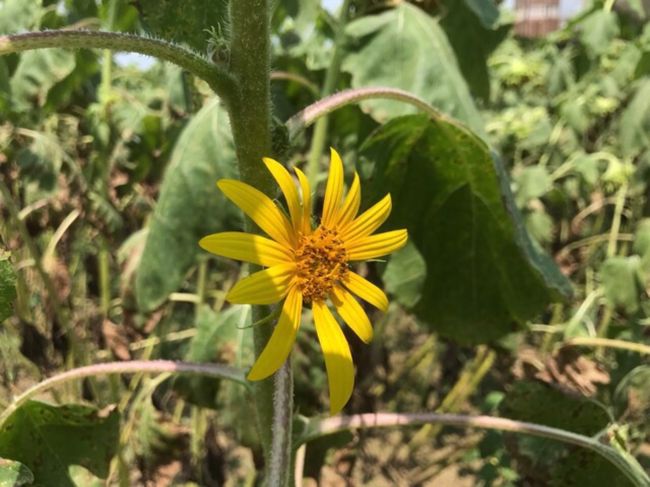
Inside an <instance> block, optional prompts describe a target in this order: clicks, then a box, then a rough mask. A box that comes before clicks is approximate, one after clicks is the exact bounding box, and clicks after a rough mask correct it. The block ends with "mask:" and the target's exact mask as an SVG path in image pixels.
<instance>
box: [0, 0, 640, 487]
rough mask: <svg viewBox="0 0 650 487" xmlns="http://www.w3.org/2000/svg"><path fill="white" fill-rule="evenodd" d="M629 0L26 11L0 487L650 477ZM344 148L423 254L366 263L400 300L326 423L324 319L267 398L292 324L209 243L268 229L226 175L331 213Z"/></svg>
mask: <svg viewBox="0 0 650 487" xmlns="http://www.w3.org/2000/svg"><path fill="white" fill-rule="evenodd" d="M181 3H182V4H183V7H182V8H179V5H180V4H181ZM618 3H619V2H612V1H606V2H601V1H597V0H595V1H594V2H593V5H591V6H589V7H588V8H587V9H586V10H585V11H584V12H583V13H581V14H580V15H579V16H578V17H576V18H575V19H572V20H571V21H570V22H569V23H568V24H567V25H566V26H564V27H563V28H562V29H561V30H559V31H557V32H554V33H552V34H550V35H548V36H547V37H545V38H542V39H521V38H517V37H515V36H514V33H513V32H512V24H511V21H510V20H509V18H508V15H507V14H506V13H504V12H500V10H499V8H498V6H497V5H496V4H495V3H494V1H493V0H440V1H418V2H406V1H396V2H383V1H377V0H345V1H344V2H343V5H342V8H341V9H340V12H337V13H331V12H329V11H328V10H326V9H324V7H323V6H322V5H321V2H320V1H319V0H301V1H298V0H278V1H277V2H271V1H266V0H230V2H228V1H225V0H224V1H218V2H213V1H207V0H186V1H183V2H174V1H171V0H165V1H153V0H140V1H138V2H135V4H134V2H129V1H127V0H102V1H101V2H95V1H83V0H60V1H52V0H42V2H41V1H40V0H0V214H1V218H0V487H14V486H29V485H39V486H45V487H61V486H74V485H79V486H95V485H97V486H99V485H119V486H130V485H186V486H191V485H201V486H203V485H205V486H217V485H263V484H264V483H265V482H267V483H269V484H271V485H289V484H290V483H293V482H294V481H296V482H299V481H300V480H301V479H302V478H303V477H304V478H313V479H316V480H317V481H318V482H320V483H322V484H323V485H330V484H332V485H336V484H337V482H341V481H343V480H346V481H348V482H350V483H351V484H352V485H493V486H500V485H556V486H571V485H576V486H578V485H580V486H582V485H589V486H596V487H598V486H601V485H602V486H608V487H609V486H612V485H616V486H618V485H621V486H623V485H638V486H649V485H650V479H649V478H648V475H647V472H648V470H649V469H650V423H649V422H648V417H649V415H650V392H649V391H650V359H649V356H650V299H649V296H648V293H649V292H650V27H649V26H648V25H645V24H644V22H643V21H642V20H640V19H641V18H642V17H643V16H644V12H643V9H642V7H641V5H640V2H632V1H630V2H629V4H630V5H631V6H632V9H631V10H629V11H628V10H626V9H619V8H618V7H619V6H618ZM136 6H137V8H136ZM69 29H73V30H69ZM78 29H84V31H83V32H78V31H77V30H78ZM38 31H44V32H42V33H36V34H30V33H27V34H25V32H38ZM111 33H118V34H111ZM119 33H129V35H128V36H127V35H121V34H119ZM85 48H92V49H85ZM114 51H133V52H139V53H144V54H147V55H152V56H155V57H158V58H159V59H161V60H162V61H156V62H155V63H154V64H153V65H152V66H151V67H149V68H146V69H145V68H143V67H141V66H137V65H124V64H123V63H119V62H116V61H117V60H118V59H120V58H119V57H117V56H116V55H115V52H114ZM345 90H348V91H345ZM329 95H332V97H331V98H326V97H327V96H329ZM319 99H322V100H319ZM329 146H331V147H334V148H336V149H337V150H338V151H339V152H340V153H341V155H342V159H343V161H344V162H345V172H346V181H348V182H349V181H351V180H352V176H353V173H354V172H355V171H357V172H358V173H359V176H360V178H361V187H362V188H363V189H362V203H361V209H362V210H363V209H366V208H368V207H369V206H370V205H371V204H374V203H375V202H376V201H378V199H379V198H381V197H382V196H383V195H384V194H386V193H391V196H392V206H393V210H392V214H391V216H390V218H389V219H388V220H387V222H386V223H385V224H384V225H383V226H382V230H393V229H397V228H407V229H408V231H409V237H410V239H409V243H408V245H407V246H406V247H405V248H403V249H402V250H400V251H398V252H397V253H396V254H394V255H393V256H392V257H390V258H386V259H383V258H382V259H379V260H373V261H369V262H365V263H362V264H360V265H359V266H358V267H356V268H355V270H357V271H358V272H359V273H360V274H362V275H363V276H364V277H366V279H368V280H370V281H372V282H373V283H375V284H377V285H378V286H379V287H381V288H382V289H384V290H385V291H386V293H387V294H388V296H389V299H390V306H389V309H388V311H387V313H382V312H380V311H378V310H376V309H374V308H372V307H371V306H365V307H364V309H365V310H366V312H367V313H368V315H369V316H370V319H371V322H372V323H373V327H374V335H375V336H374V339H373V341H372V342H371V343H370V344H369V345H365V344H363V343H362V342H361V341H360V340H359V339H358V338H357V337H356V336H355V335H354V334H353V333H351V332H350V330H349V329H347V327H345V326H344V325H342V326H343V328H344V332H345V335H346V338H347V340H348V341H349V342H350V347H351V349H352V355H353V358H354V363H355V366H356V382H355V388H354V392H353V395H352V398H351V400H350V401H349V403H348V404H347V406H346V407H345V409H344V414H345V416H344V417H339V416H337V417H332V418H329V417H327V412H328V411H329V407H328V391H327V384H328V383H327V376H326V372H325V366H324V362H323V358H322V354H321V350H320V346H319V344H318V340H317V337H316V332H315V328H314V325H313V323H312V319H311V309H309V307H305V309H304V312H303V319H302V326H301V329H300V332H299V333H298V337H297V343H296V346H295V347H294V348H293V351H292V354H291V362H290V365H291V366H290V367H288V368H283V369H281V372H280V373H279V374H278V376H281V380H277V381H274V380H273V379H267V380H265V381H263V382H256V383H249V382H246V381H245V380H244V376H245V373H246V372H247V371H248V369H249V368H250V367H251V365H252V364H253V362H254V361H255V358H256V357H257V356H259V353H260V351H261V349H262V348H263V347H264V345H265V344H266V342H267V340H268V338H269V336H270V334H271V332H272V330H273V327H274V325H275V321H276V317H277V315H278V314H279V313H278V312H276V311H277V310H276V309H275V308H269V307H265V306H264V307H263V306H249V305H232V304H230V303H228V302H227V300H226V294H227V292H228V290H229V289H230V288H232V286H233V284H234V283H235V282H237V281H238V280H239V279H240V278H241V277H243V276H245V275H246V274H247V273H248V272H249V268H248V267H249V266H247V265H242V264H239V263H237V262H234V261H231V260H228V259H223V258H218V257H215V256H213V255H210V254H208V253H207V252H204V251H203V250H202V249H201V248H200V247H199V246H198V241H199V240H200V239H201V238H202V237H204V236H205V235H208V234H211V233H216V232H222V231H239V230H244V229H247V230H248V231H254V229H253V227H252V226H251V225H250V222H247V221H245V219H244V218H243V215H242V214H241V213H240V212H239V210H238V209H237V208H236V206H235V205H233V204H232V203H231V202H230V201H228V200H227V199H226V197H225V196H224V195H223V194H222V193H221V192H220V191H219V190H218V189H217V188H216V187H215V182H216V181H217V180H218V179H222V178H241V179H242V180H243V181H246V182H248V183H249V184H252V185H254V186H256V187H258V188H259V189H260V190H262V191H264V192H266V193H267V194H268V195H270V196H272V197H273V198H276V201H277V202H278V204H280V205H283V204H284V200H283V199H282V197H281V195H280V193H277V192H276V189H275V187H274V186H273V185H272V184H271V179H270V177H269V175H268V173H267V171H266V169H265V167H264V165H263V164H262V163H261V158H262V157H263V156H269V157H273V158H275V159H277V160H278V161H281V162H283V163H285V164H286V165H287V166H292V165H296V166H298V167H301V168H302V169H303V170H304V171H305V172H306V174H307V175H308V177H309V178H310V180H311V182H312V183H318V184H319V186H318V190H317V192H316V193H314V194H313V195H312V198H313V200H314V203H315V208H316V209H320V207H321V205H322V199H323V190H324V184H323V182H324V179H325V176H326V169H327V155H328V153H329V150H328V147H329ZM319 213H320V212H319V211H316V214H319ZM173 361H177V362H178V363H175V362H173ZM291 371H293V373H291ZM59 374H64V375H59ZM48 377H52V378H51V379H49V380H47V378H48ZM44 381H45V382H44ZM278 398H279V399H278ZM291 399H292V400H291ZM375 412H377V413H379V414H377V415H376V416H373V415H369V414H366V415H365V416H360V415H361V414H364V413H375ZM397 413H400V414H397ZM501 418H507V419H511V420H513V421H512V422H508V421H503V420H502V419H501ZM272 425H273V427H272ZM303 485H306V483H305V484H303Z"/></svg>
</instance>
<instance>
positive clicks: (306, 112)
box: [286, 86, 444, 140]
mask: <svg viewBox="0 0 650 487" xmlns="http://www.w3.org/2000/svg"><path fill="white" fill-rule="evenodd" d="M373 98H384V99H388V100H397V101H402V102H404V103H408V104H410V105H413V106H415V107H417V108H418V109H420V110H422V111H423V112H424V113H426V114H428V115H429V116H431V117H437V118H444V116H443V115H442V114H441V113H440V112H439V111H438V110H436V109H435V108H433V107H432V106H431V105H429V104H428V103H427V102H426V101H424V100H422V99H421V98H418V97H417V96H415V95H413V94H411V93H409V92H408V91H404V90H400V89H398V88H388V87H385V86H376V87H368V88H354V89H350V90H344V91H340V92H338V93H336V94H334V95H331V96H328V97H327V98H323V99H322V100H319V101H317V102H315V103H312V104H311V105H309V106H308V107H306V108H305V109H303V110H302V111H300V112H298V113H296V114H295V115H294V116H293V117H291V118H290V119H289V120H287V123H286V125H287V128H288V130H289V139H290V140H293V139H295V138H296V136H298V135H299V134H300V133H301V132H302V131H303V130H305V129H306V128H307V127H309V126H310V125H311V124H313V123H314V122H315V121H316V120H318V119H319V118H320V117H323V116H325V115H328V114H330V113H332V112H333V111H335V110H338V109H339V108H342V107H344V106H346V105H350V104H351V103H358V102H360V101H362V100H369V99H373Z"/></svg>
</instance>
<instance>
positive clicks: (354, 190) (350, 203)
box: [337, 172, 361, 228]
mask: <svg viewBox="0 0 650 487" xmlns="http://www.w3.org/2000/svg"><path fill="white" fill-rule="evenodd" d="M360 205H361V184H360V183H359V175H358V174H357V173H356V172H355V173H354V180H353V181H352V185H351V186H350V189H349V190H348V194H347V196H346V197H345V201H344V202H343V206H342V207H341V211H340V212H339V216H338V222H337V225H338V226H339V227H340V228H342V227H343V226H344V225H347V224H348V223H350V222H351V221H352V220H353V219H354V217H355V216H357V212H358V211H359V206H360Z"/></svg>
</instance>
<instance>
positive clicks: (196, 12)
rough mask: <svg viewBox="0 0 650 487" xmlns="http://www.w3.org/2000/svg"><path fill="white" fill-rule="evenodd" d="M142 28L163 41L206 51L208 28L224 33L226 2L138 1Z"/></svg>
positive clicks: (186, 0)
mask: <svg viewBox="0 0 650 487" xmlns="http://www.w3.org/2000/svg"><path fill="white" fill-rule="evenodd" d="M135 5H136V7H137V8H138V10H139V11H140V18H141V19H142V23H143V25H144V27H145V29H146V30H147V31H148V32H150V33H152V34H155V35H158V36H161V37H163V38H165V39H168V40H172V41H177V42H185V43H187V44H189V45H190V46H191V47H193V48H194V49H196V50H197V51H199V52H202V53H204V52H206V50H207V47H208V40H209V39H210V33H209V32H208V30H209V29H211V28H214V29H215V31H217V32H219V31H221V32H222V33H225V32H227V26H226V20H227V13H228V0H216V1H215V0H183V1H182V2H179V1H178V0H138V2H136V3H135Z"/></svg>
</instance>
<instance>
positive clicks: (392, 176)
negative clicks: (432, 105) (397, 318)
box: [362, 115, 571, 343]
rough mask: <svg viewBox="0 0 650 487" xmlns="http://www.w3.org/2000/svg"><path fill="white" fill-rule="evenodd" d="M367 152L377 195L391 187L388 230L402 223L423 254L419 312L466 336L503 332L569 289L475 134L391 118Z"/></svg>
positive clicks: (424, 120) (478, 338)
mask: <svg viewBox="0 0 650 487" xmlns="http://www.w3.org/2000/svg"><path fill="white" fill-rule="evenodd" d="M362 151H363V152H364V153H365V155H366V156H367V157H368V158H369V159H370V160H372V161H374V162H375V168H374V171H373V173H372V175H370V178H369V179H370V181H371V182H370V184H369V186H370V191H369V192H368V193H369V194H371V195H372V197H373V198H376V197H378V196H379V195H381V194H383V193H386V192H390V193H391V195H392V197H393V214H392V216H391V218H390V220H389V222H388V226H390V227H391V228H398V227H405V228H407V229H408V231H409V236H410V240H411V241H412V242H413V243H414V244H415V245H416V246H417V248H418V250H419V251H420V253H421V254H422V257H423V258H424V260H425V262H426V269H427V275H426V279H425V282H424V284H423V286H422V291H421V292H422V297H421V299H420V301H419V302H418V303H417V304H416V305H415V306H414V310H415V311H416V312H417V314H418V315H419V316H420V317H421V318H422V319H423V320H424V321H425V322H427V323H429V324H430V325H431V326H432V327H433V328H434V329H435V330H437V331H439V332H440V333H442V334H444V335H446V336H448V337H451V338H453V339H455V340H457V341H459V342H462V343H481V342H486V341H490V340H494V339H496V338H499V337H501V336H503V335H505V334H506V333H508V332H510V331H513V330H514V329H516V327H517V325H518V324H521V323H522V322H524V321H526V320H528V319H531V318H533V317H534V316H535V315H536V314H538V313H539V312H541V311H542V310H543V309H544V307H545V306H546V304H547V303H548V302H549V301H551V300H556V299H560V298H561V297H562V296H566V295H569V294H570V292H571V291H570V285H569V283H568V281H567V280H566V278H564V276H562V274H561V273H560V272H559V270H558V269H557V267H556V266H555V264H554V263H553V261H552V260H551V259H550V258H549V257H548V256H547V255H545V254H544V253H542V252H541V251H540V250H539V249H538V248H536V247H535V246H534V244H533V242H532V241H531V239H530V238H529V236H528V234H527V233H526V231H525V229H524V225H523V222H522V220H521V217H520V215H519V213H518V211H517V209H516V206H515V204H514V201H513V198H512V194H511V193H510V189H509V183H508V179H507V176H506V175H505V174H504V172H503V169H502V167H501V163H500V161H499V160H498V158H496V157H495V156H492V155H491V154H490V152H489V150H488V148H487V146H486V145H485V144H484V143H483V142H482V141H481V140H480V139H479V138H478V137H476V136H475V135H473V134H471V133H470V132H468V131H467V130H465V129H463V128H462V127H460V126H458V125H455V124H453V123H451V122H448V121H443V120H431V119H429V118H428V117H426V116H421V115H411V116H405V117H401V118H398V119H394V120H392V121H390V122H388V123H387V124H386V125H384V126H383V127H381V128H380V129H378V130H377V132H376V133H375V134H373V135H372V136H371V137H370V138H369V139H368V140H367V141H366V143H365V144H364V147H363V149H362Z"/></svg>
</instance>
